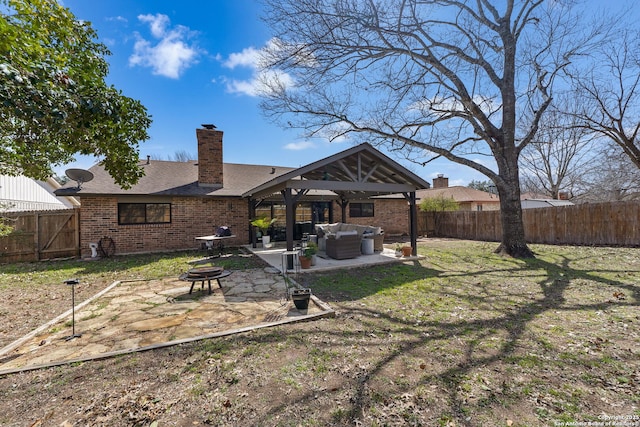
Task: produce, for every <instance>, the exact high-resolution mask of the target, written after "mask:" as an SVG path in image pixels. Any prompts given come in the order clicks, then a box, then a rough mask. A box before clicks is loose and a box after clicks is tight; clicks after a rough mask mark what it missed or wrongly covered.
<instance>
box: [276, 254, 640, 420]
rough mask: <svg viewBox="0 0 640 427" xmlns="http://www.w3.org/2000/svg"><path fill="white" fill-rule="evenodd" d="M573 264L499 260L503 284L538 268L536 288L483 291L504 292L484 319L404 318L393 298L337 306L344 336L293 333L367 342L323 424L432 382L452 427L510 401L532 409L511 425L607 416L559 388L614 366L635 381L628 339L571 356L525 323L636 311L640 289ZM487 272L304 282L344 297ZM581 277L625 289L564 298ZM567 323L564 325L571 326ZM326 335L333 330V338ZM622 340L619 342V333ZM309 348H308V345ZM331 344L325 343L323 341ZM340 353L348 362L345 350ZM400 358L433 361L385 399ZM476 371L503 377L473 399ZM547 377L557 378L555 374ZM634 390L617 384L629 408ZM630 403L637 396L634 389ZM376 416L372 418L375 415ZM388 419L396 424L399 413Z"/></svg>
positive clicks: (594, 381) (304, 400)
mask: <svg viewBox="0 0 640 427" xmlns="http://www.w3.org/2000/svg"><path fill="white" fill-rule="evenodd" d="M454 257H455V256H454ZM488 259H491V261H492V262H495V260H496V259H495V257H491V256H489V257H488V258H487V260H488ZM575 261H576V259H570V258H569V257H567V256H564V257H560V261H559V262H558V263H554V262H549V261H545V260H544V259H530V260H507V261H506V264H509V265H505V266H504V269H498V270H500V274H502V275H503V277H504V279H505V282H510V281H513V280H514V278H517V277H519V276H521V275H524V276H525V277H526V276H529V277H531V276H532V274H531V273H535V274H533V277H535V279H533V280H532V279H529V280H530V281H531V282H532V283H531V286H533V287H537V288H538V289H537V292H536V293H535V295H529V296H527V295H520V298H519V299H518V300H517V301H511V299H510V298H512V297H517V296H518V295H517V291H515V292H514V291H512V290H511V289H505V292H504V294H502V295H499V294H496V293H494V294H493V295H490V296H488V298H489V297H490V298H494V299H495V298H498V299H500V298H502V299H503V301H502V302H503V304H496V305H491V304H490V308H489V309H487V312H488V313H489V314H490V316H487V315H486V314H487V313H485V315H484V316H481V315H479V316H478V317H477V318H474V317H473V316H467V317H466V318H459V317H452V316H444V317H440V318H436V319H433V320H420V321H418V322H416V320H415V318H410V319H409V318H408V316H407V313H406V312H405V311H404V307H403V306H402V305H400V304H397V305H395V306H394V307H388V306H387V309H384V304H381V307H376V306H375V304H369V302H367V304H364V303H363V304H361V306H354V305H353V304H350V305H348V306H347V307H343V310H344V311H345V312H346V313H347V314H346V315H345V314H343V319H340V318H339V319H337V320H336V322H344V321H345V318H351V319H356V322H358V323H359V324H360V325H361V327H360V328H357V329H356V330H354V331H351V332H350V333H344V331H341V330H340V328H336V330H335V331H334V332H329V331H327V332H318V331H316V330H309V331H301V332H297V333H295V334H297V335H300V336H301V339H302V336H303V335H304V334H307V333H314V334H325V336H323V337H321V338H319V339H318V340H316V342H319V343H320V342H321V343H322V345H323V346H327V344H326V343H327V342H330V343H334V344H333V345H335V347H336V349H337V351H338V352H339V351H340V350H342V351H344V349H348V348H358V347H362V346H364V347H369V348H371V351H372V352H373V354H374V356H373V361H372V363H370V364H369V365H367V366H366V368H363V369H361V372H359V374H358V375H357V376H355V377H352V378H344V379H343V384H342V386H341V387H344V388H347V389H349V390H350V394H351V397H350V399H349V401H348V402H345V403H344V404H343V405H342V406H343V407H344V406H346V407H347V408H346V409H345V410H343V411H342V412H339V413H336V414H334V415H333V416H332V419H331V420H330V421H331V422H332V423H334V424H335V425H367V424H368V423H369V422H371V419H368V420H367V419H366V418H365V414H372V413H378V414H382V413H384V412H385V409H387V410H388V409H389V408H384V406H385V404H384V402H385V401H386V400H385V399H392V396H396V397H397V398H398V400H401V399H400V397H401V396H407V395H411V393H415V390H416V389H420V388H421V387H423V388H425V387H427V386H428V387H435V389H436V390H437V391H436V392H435V393H437V392H443V393H444V395H445V396H446V399H445V400H446V404H445V406H446V410H444V411H442V412H441V413H440V414H439V418H438V419H437V421H438V423H439V424H438V425H454V424H447V423H448V422H449V421H454V420H455V425H461V426H475V425H482V422H480V421H478V420H477V418H475V417H473V416H470V415H471V414H474V415H475V412H482V411H486V408H491V407H494V408H496V409H499V410H502V411H503V412H504V411H505V410H506V412H508V409H507V408H508V407H509V406H510V405H514V406H516V407H518V405H522V404H524V405H525V406H527V407H529V408H530V409H531V411H530V413H529V414H514V415H516V416H518V415H520V416H522V417H523V420H524V421H521V422H522V423H523V424H515V425H531V424H528V423H539V425H548V423H549V422H550V421H555V420H562V421H587V420H596V421H597V419H598V418H597V415H598V414H601V413H612V411H613V413H615V409H614V408H612V407H611V406H610V405H608V404H606V403H603V402H604V401H606V398H603V399H602V401H600V400H598V399H596V398H594V399H591V400H584V396H583V397H582V398H581V399H582V400H584V401H582V400H581V399H576V397H575V396H574V395H573V394H572V392H570V391H565V389H566V387H567V386H568V385H567V382H569V381H574V382H575V383H574V384H573V385H572V386H571V387H574V388H575V390H574V389H569V390H574V391H575V393H578V391H579V390H580V388H587V389H588V388H598V387H602V384H604V383H605V382H606V381H609V380H610V379H611V377H614V378H615V377H616V375H615V372H614V373H613V374H612V372H610V371H611V370H614V371H615V369H626V370H627V371H626V372H624V373H620V374H619V375H620V377H621V378H626V379H625V381H631V382H632V383H633V380H629V379H628V378H627V377H631V378H633V377H634V374H633V372H635V371H634V370H635V369H637V365H638V354H637V353H634V351H632V349H631V346H632V344H631V343H629V346H630V348H629V350H628V351H626V352H624V351H619V350H616V346H617V345H618V344H617V343H616V344H615V345H614V344H611V347H612V348H613V349H614V350H612V351H614V353H615V355H614V356H612V355H610V354H607V351H606V348H604V347H603V348H602V349H601V352H600V353H599V354H595V355H594V354H590V353H589V351H586V352H580V351H579V347H577V349H576V350H575V353H572V354H569V353H567V351H566V349H563V348H562V346H556V345H554V344H552V343H551V344H550V343H549V342H548V340H547V337H545V336H544V335H545V334H544V332H543V331H541V330H540V325H536V326H535V327H531V324H532V322H534V321H535V320H536V319H540V318H543V317H544V316H547V315H549V316H550V317H551V318H558V319H562V315H563V313H575V314H576V315H578V316H579V319H581V320H582V321H584V319H588V318H589V316H588V315H587V313H589V312H591V313H600V312H603V311H607V310H609V309H614V310H616V309H619V308H628V307H636V308H637V307H638V306H639V305H640V287H638V286H637V285H633V284H629V283H624V282H622V281H620V280H616V279H612V278H610V277H605V274H608V273H616V272H617V271H618V270H615V269H607V268H605V269H602V270H598V269H593V270H591V269H589V270H587V269H583V268H577V267H574V266H573V264H575ZM476 262H477V260H476ZM481 262H482V261H481ZM453 265H455V263H454V264H453ZM496 271H497V270H492V271H491V273H492V274H495V273H496ZM485 274H487V270H486V269H478V270H474V271H449V272H445V271H437V270H433V269H430V268H425V267H422V266H402V265H398V266H393V267H389V266H385V267H375V268H369V269H362V270H361V271H358V272H356V273H355V274H354V273H353V271H351V274H349V273H348V272H344V273H341V272H336V273H327V274H321V275H317V276H314V277H313V280H309V282H310V283H307V284H308V285H309V286H312V287H313V289H314V292H315V293H317V294H319V295H321V296H323V297H325V298H326V297H328V298H331V299H334V300H336V301H338V302H340V303H348V302H352V301H356V300H360V299H363V298H365V297H367V296H370V295H375V294H377V293H379V292H384V291H386V290H389V289H390V288H402V287H404V286H406V284H407V283H408V282H412V281H419V280H424V279H438V278H442V277H445V276H446V277H449V278H457V279H459V278H461V277H467V278H475V277H482V276H483V275H485ZM345 275H348V276H345ZM579 280H588V281H590V282H594V283H595V284H597V285H598V286H599V287H603V288H604V289H605V291H606V290H607V289H608V290H609V291H607V292H606V293H608V294H612V293H613V294H614V293H615V292H619V291H620V290H624V292H625V298H624V299H620V300H616V299H615V298H614V299H613V300H611V299H608V300H603V301H600V302H597V301H589V300H588V299H585V302H584V303H581V302H580V300H579V299H576V298H575V297H572V299H571V301H570V302H568V300H567V292H568V289H569V288H570V287H571V286H576V284H575V283H573V282H575V281H579ZM477 288H478V290H482V289H483V285H482V283H478V284H477ZM430 289H431V296H430V298H429V299H427V301H435V300H434V297H450V296H452V292H454V293H455V290H453V289H442V288H441V289H437V288H433V287H432V288H430ZM399 292H402V290H399ZM455 297H456V298H457V299H458V301H460V300H464V302H465V303H466V304H467V305H466V306H467V307H468V312H470V310H472V309H473V307H474V306H477V305H478V304H480V303H482V298H479V297H478V296H477V295H474V294H473V290H469V292H468V293H464V292H458V293H457V295H455ZM505 302H506V304H505ZM512 302H513V303H512ZM424 309H425V310H428V309H429V307H424ZM449 314H451V315H453V314H455V310H454V307H450V310H449ZM603 321H604V320H594V321H593V324H592V325H591V326H587V327H586V330H582V331H580V332H579V334H578V335H579V336H577V337H575V338H571V339H575V340H580V339H582V338H584V337H582V336H581V335H582V334H584V335H585V336H592V334H591V333H590V332H591V331H590V329H596V328H599V327H600V326H601V325H600V323H599V322H603ZM565 326H566V327H571V324H567V325H565ZM332 333H333V334H334V335H335V336H333V337H331V335H332ZM377 335H382V336H387V340H381V339H377V338H376V336H377ZM565 335H566V334H564V335H562V337H561V339H563V340H564V339H565ZM289 337H291V336H289ZM264 338H267V337H264ZM272 338H273V339H274V340H276V339H279V337H278V338H277V337H275V336H273V337H272ZM331 338H334V339H331ZM267 339H269V338H267ZM598 339H600V338H599V337H598ZM611 339H614V338H611ZM606 340H607V338H606V337H605V338H604V339H601V341H602V342H603V343H606V342H607V341H606ZM491 342H496V343H499V344H497V345H496V346H495V347H494V348H490V347H488V343H491ZM621 342H622V343H624V342H625V341H624V337H623V338H622V341H621ZM451 343H456V344H451ZM307 345H308V346H309V347H312V346H311V345H309V343H308V342H307ZM330 346H331V344H329V347H330ZM381 346H383V347H384V350H379V349H380V348H382V347H381ZM449 346H451V347H449ZM449 350H456V351H457V352H456V353H454V354H453V355H451V354H448V351H449ZM434 354H435V356H434ZM345 358H347V359H348V357H346V355H345ZM407 358H413V359H416V360H417V359H422V358H430V359H429V360H430V363H432V365H429V366H427V368H426V369H425V370H424V372H423V373H422V374H421V375H419V379H418V380H417V381H416V382H412V381H405V384H403V382H401V381H400V382H395V383H393V381H392V382H391V384H393V385H391V386H389V387H390V389H386V390H382V391H378V392H377V393H382V394H380V395H379V396H382V395H386V396H387V397H386V398H385V399H381V398H380V397H378V398H376V394H375V393H374V391H373V390H376V389H377V388H378V387H380V383H384V382H385V381H389V379H388V378H386V376H387V375H388V372H389V371H393V370H394V369H399V368H400V369H401V368H402V367H403V364H404V363H405V361H406V359H407ZM564 358H566V359H564ZM611 359H615V361H614V362H612V361H611ZM608 364H609V366H608ZM603 366H604V368H603ZM414 369H416V368H414ZM565 369H569V371H568V372H569V375H573V374H575V373H576V372H583V371H588V372H589V375H588V376H582V377H580V378H562V377H563V375H565V374H564V370H565ZM510 370H513V371H520V372H521V373H522V375H524V377H526V378H529V379H530V382H531V384H534V386H532V387H533V388H535V387H538V388H539V389H538V390H537V393H538V395H539V396H538V397H537V398H536V400H535V401H534V402H533V403H531V402H530V400H531V393H532V391H531V390H530V389H528V388H527V387H528V386H527V387H522V388H521V389H519V390H516V389H517V386H510V385H509V383H508V381H510V379H508V381H505V380H504V378H507V377H508V371H510ZM479 371H482V372H489V375H491V373H492V372H494V371H495V372H499V373H500V375H501V376H502V378H503V380H502V381H503V382H502V383H501V384H491V387H486V386H485V388H484V389H480V390H479V393H478V394H481V396H480V397H478V396H476V398H475V400H474V399H473V396H472V397H471V398H470V395H471V393H468V392H467V391H468V388H469V387H474V385H473V381H471V378H472V377H473V375H474V374H477V373H478V372H479ZM541 371H542V372H545V376H550V377H551V378H550V379H549V381H550V383H549V384H541V383H540V378H539V377H538V374H539V373H540V372H541ZM418 372H420V371H418ZM554 376H556V378H553V377H554ZM621 381H622V380H621ZM470 384H471V385H470ZM636 385H637V384H636ZM510 387H513V388H510ZM633 387H634V384H630V387H627V388H626V389H623V390H627V393H629V397H628V400H627V404H628V405H629V406H628V407H631V404H632V403H631V402H634V399H633ZM617 393H620V390H617V391H614V392H613V394H611V395H610V396H609V397H610V398H614V397H616V395H617ZM578 395H579V393H578ZM587 395H588V394H587ZM618 398H619V396H618ZM315 399H317V393H316V392H315V391H310V392H308V393H303V394H302V395H301V396H299V397H298V398H297V400H296V401H295V402H293V404H295V405H296V406H298V407H304V406H306V405H307V404H308V405H313V401H314V400H315ZM635 402H636V403H637V396H636V400H635ZM290 404H291V402H290V403H289V404H283V405H281V406H277V407H273V408H271V409H270V411H269V414H268V415H266V416H265V417H264V421H265V422H266V421H267V420H269V417H271V416H275V415H277V414H279V413H281V412H282V411H287V410H288V409H289V408H288V407H289V405H290ZM415 410H416V409H415V408H414V411H415ZM624 410H625V411H627V410H628V409H624ZM485 413H486V412H485ZM490 413H492V411H490ZM415 416H416V414H415V413H414V414H413V415H411V414H406V415H404V417H405V418H404V420H403V422H411V421H412V420H413V421H414V422H415V421H416V420H415ZM412 417H414V418H412ZM527 417H528V418H527ZM382 420H383V421H388V420H389V419H388V418H387V419H384V418H383V419H382ZM324 421H327V420H324ZM380 421H381V420H376V422H380ZM394 421H395V422H398V420H397V419H396V420H394ZM430 421H434V420H430ZM494 421H495V420H494ZM416 425H421V424H419V423H418V424H416Z"/></svg>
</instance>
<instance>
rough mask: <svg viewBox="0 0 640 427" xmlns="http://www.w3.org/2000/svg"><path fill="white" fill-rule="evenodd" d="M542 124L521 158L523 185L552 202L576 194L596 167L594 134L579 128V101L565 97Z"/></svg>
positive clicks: (550, 111)
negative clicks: (564, 194) (594, 166)
mask: <svg viewBox="0 0 640 427" xmlns="http://www.w3.org/2000/svg"><path fill="white" fill-rule="evenodd" d="M557 99H559V101H556V102H555V103H554V106H553V108H551V109H550V110H549V111H548V112H547V114H545V115H544V116H543V118H542V120H541V121H540V123H539V130H538V133H537V136H536V140H535V141H532V142H531V143H530V144H529V145H528V146H527V147H526V148H525V149H524V150H523V151H522V154H521V157H520V166H521V168H522V176H521V183H522V185H523V187H524V188H528V189H535V191H537V192H541V193H543V194H545V195H547V196H550V197H551V198H553V199H559V198H560V193H561V192H566V193H568V194H569V195H575V194H576V193H577V192H579V188H580V185H581V183H582V177H583V176H584V175H585V174H587V173H588V172H589V171H590V169H591V168H592V167H593V157H594V153H593V151H592V146H593V142H592V141H593V132H591V131H589V130H588V129H586V128H584V127H582V126H579V122H578V120H577V118H576V117H575V115H572V114H568V112H570V111H575V110H576V108H577V107H578V106H579V103H580V100H579V98H577V97H574V96H571V95H566V96H562V97H558V98H557Z"/></svg>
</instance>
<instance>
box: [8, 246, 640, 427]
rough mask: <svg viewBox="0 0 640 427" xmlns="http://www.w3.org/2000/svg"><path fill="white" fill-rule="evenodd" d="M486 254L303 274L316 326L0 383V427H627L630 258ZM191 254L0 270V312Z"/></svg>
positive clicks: (615, 253)
mask: <svg viewBox="0 0 640 427" xmlns="http://www.w3.org/2000/svg"><path fill="white" fill-rule="evenodd" d="M496 246H497V244H495V243H480V242H468V241H446V240H428V241H427V242H425V243H423V244H421V246H420V247H419V253H420V254H421V255H425V256H426V258H425V259H424V260H421V261H419V262H414V263H407V264H402V265H388V266H378V267H372V268H363V269H352V270H347V271H336V272H331V273H323V274H308V275H303V276H302V277H303V279H301V281H302V282H303V283H304V284H305V285H307V286H309V287H311V288H312V290H313V292H314V293H315V294H316V295H318V296H319V297H320V299H322V300H324V301H325V302H328V303H329V304H330V305H331V306H332V307H334V308H335V309H336V310H337V312H338V316H337V317H336V318H333V319H322V320H319V321H315V322H309V323H300V324H294V325H287V326H282V327H277V328H271V329H263V330H259V331H255V332H252V333H247V334H240V335H235V336H232V337H227V338H222V339H216V340H207V341H201V342H197V343H191V344H185V345H181V346H177V347H172V348H168V349H162V350H156V351H151V352H145V353H139V354H134V355H129V356H122V357H118V358H114V359H108V360H104V361H95V362H90V363H83V364H80V365H75V366H65V367H58V368H51V369H46V370H40V371H34V372H28V373H24V374H18V375H9V376H5V377H2V378H0V401H3V402H13V403H12V404H5V405H3V406H5V409H4V410H3V411H2V413H0V425H16V426H18V425H31V424H32V423H35V422H38V421H40V422H42V423H44V424H43V425H60V424H61V423H63V422H65V421H67V422H68V423H70V425H74V424H76V425H138V426H150V425H152V424H153V423H154V422H157V424H156V425H157V426H164V425H225V426H226V425H242V426H247V425H256V426H324V425H344V426H353V425H362V426H405V425H409V426H557V425H571V423H574V422H583V423H588V422H589V421H594V422H595V421H607V420H608V421H612V422H614V424H611V425H625V424H622V422H627V423H629V424H626V425H640V393H639V392H638V390H640V329H639V325H640V310H639V305H640V285H639V284H638V281H639V279H640V249H637V248H590V247H555V246H543V245H532V249H533V250H534V252H535V253H536V256H537V257H536V258H535V259H531V260H514V259H509V258H504V257H500V256H497V255H494V254H493V253H492V250H493V249H494V248H495V247H496ZM190 257H191V258H193V254H173V255H162V256H160V255H155V256H141V257H127V259H126V260H124V259H116V260H110V261H106V262H105V261H100V262H93V263H78V262H75V261H68V262H64V263H41V264H21V265H15V266H2V267H0V269H1V270H0V271H2V273H0V300H7V298H9V300H11V298H13V301H14V302H13V304H9V303H3V305H0V314H2V316H3V317H5V316H6V317H5V318H7V317H8V318H10V317H11V316H17V314H15V312H16V311H19V310H24V309H25V308H24V307H19V305H18V304H16V302H20V303H24V302H25V301H26V300H25V299H24V298H29V297H26V296H23V295H24V294H27V295H28V294H29V293H34V294H35V295H38V293H40V294H46V293H47V292H53V291H52V289H54V286H55V287H56V289H58V288H64V286H62V285H60V283H61V281H62V280H64V279H65V278H68V277H69V276H79V277H80V279H81V280H82V281H83V283H91V285H85V287H93V288H90V289H85V290H83V292H87V294H89V293H91V292H93V291H94V290H95V289H98V288H101V287H104V286H106V285H104V286H103V285H101V283H103V282H104V283H106V284H108V283H107V282H109V283H110V282H111V281H113V280H115V279H125V278H133V277H135V278H139V277H150V276H152V275H157V276H154V277H163V275H175V271H176V269H178V270H180V269H184V265H185V262H186V260H187V259H188V258H190ZM225 262H229V263H232V264H231V265H233V268H241V267H242V266H248V267H258V266H260V264H259V263H258V262H256V261H255V260H254V259H252V258H247V257H242V256H235V257H231V258H229V259H228V260H226V261H225ZM78 268H79V269H80V270H78ZM229 268H231V267H229ZM62 290H63V291H65V292H66V290H64V289H62ZM36 291H37V292H36ZM90 291H91V292H90ZM20 292H21V293H20ZM21 298H22V299H21ZM30 298H32V299H37V298H36V297H35V296H32V297H30ZM59 298H61V299H63V298H62V297H59ZM67 302H68V301H66V300H65V301H64V303H65V304H64V308H62V306H61V307H60V310H61V311H60V312H62V311H64V310H66V303H67ZM38 304H41V305H42V307H43V308H47V307H48V309H49V310H54V311H55V310H56V308H51V307H50V306H47V305H46V304H45V303H43V302H38ZM38 307H39V306H38ZM58 314H59V313H58ZM48 317H49V318H50V317H53V316H48ZM35 326H37V325H34V327H35ZM4 327H5V329H7V327H6V326H4ZM5 344H6V343H5ZM96 384H99V385H100V386H99V387H96ZM36 395H37V396H38V398H37V399H34V396H36ZM69 405H71V406H69ZM69 408H73V409H72V410H70V409H69ZM607 417H609V418H607ZM616 417H617V418H616ZM620 417H626V418H620ZM615 422H617V423H618V424H615ZM633 423H635V424H633ZM574 425H576V424H575V423H574ZM584 425H587V424H584Z"/></svg>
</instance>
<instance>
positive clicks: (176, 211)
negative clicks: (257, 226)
mask: <svg viewBox="0 0 640 427" xmlns="http://www.w3.org/2000/svg"><path fill="white" fill-rule="evenodd" d="M248 224H249V216H248V204H247V201H246V200H244V199H241V198H229V199H204V198H195V197H182V198H181V197H174V198H172V200H171V223H169V224H140V225H119V224H118V200H117V198H115V197H82V208H81V214H80V250H81V253H82V256H83V257H88V256H91V249H90V248H89V243H91V242H96V243H97V242H98V241H100V239H101V238H102V237H104V236H107V237H110V238H112V239H113V241H114V242H115V246H116V254H127V253H137V252H162V251H172V250H184V249H197V248H199V247H200V243H198V242H197V241H196V240H195V238H196V237H197V236H206V235H210V234H215V231H216V229H217V227H219V226H222V225H226V226H228V227H229V228H231V231H232V232H233V234H235V235H236V236H237V238H236V239H231V240H229V242H228V244H229V245H241V244H246V243H247V242H248V241H249V233H248V228H249V225H248Z"/></svg>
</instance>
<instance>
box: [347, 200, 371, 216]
mask: <svg viewBox="0 0 640 427" xmlns="http://www.w3.org/2000/svg"><path fill="white" fill-rule="evenodd" d="M349 216H350V217H352V218H357V217H361V218H362V217H372V216H373V203H349Z"/></svg>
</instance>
